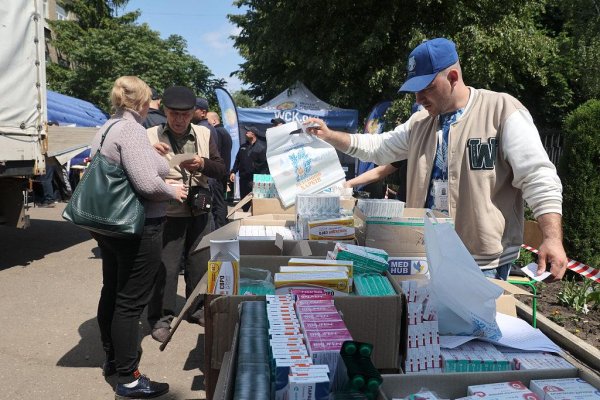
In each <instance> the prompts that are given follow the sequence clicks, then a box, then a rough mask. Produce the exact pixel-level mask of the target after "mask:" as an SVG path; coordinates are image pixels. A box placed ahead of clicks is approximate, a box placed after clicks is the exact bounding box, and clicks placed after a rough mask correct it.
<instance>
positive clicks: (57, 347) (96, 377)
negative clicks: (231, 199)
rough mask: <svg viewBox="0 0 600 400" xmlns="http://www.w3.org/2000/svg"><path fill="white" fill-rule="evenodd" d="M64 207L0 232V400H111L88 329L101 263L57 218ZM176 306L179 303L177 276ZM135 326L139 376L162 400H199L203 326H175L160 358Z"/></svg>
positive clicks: (34, 212)
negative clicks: (162, 391)
mask: <svg viewBox="0 0 600 400" xmlns="http://www.w3.org/2000/svg"><path fill="white" fill-rule="evenodd" d="M64 206H65V203H58V204H56V206H55V207H54V208H38V207H35V208H30V210H29V215H30V216H31V226H30V227H29V228H28V229H25V230H17V229H12V228H6V227H1V226H0V298H1V301H0V385H1V387H2V389H1V390H0V399H11V400H14V399H113V398H114V390H113V387H114V385H115V381H114V378H113V379H106V380H105V378H104V377H103V376H102V369H101V367H102V363H103V361H104V352H103V350H102V346H101V343H100V334H99V330H98V325H97V323H96V309H97V306H98V299H99V296H100V288H101V285H102V273H101V259H100V254H99V249H98V247H97V245H96V242H95V241H94V240H93V239H92V238H91V237H90V235H89V233H88V232H87V231H85V230H83V229H80V228H78V227H76V226H74V225H73V224H71V223H69V222H66V221H64V220H63V219H62V218H61V213H62V210H63V209H64ZM178 292H179V296H178V307H180V308H181V307H183V304H184V303H185V298H184V293H185V291H184V285H183V277H180V281H179V291H178ZM149 333H150V330H149V327H148V324H147V322H146V316H145V312H144V314H143V316H142V319H141V323H140V337H142V349H143V355H142V360H141V363H140V371H141V372H142V373H143V374H146V375H147V376H148V377H150V379H152V380H157V381H162V382H167V383H169V385H170V387H171V388H170V392H169V393H168V394H166V395H164V396H161V397H158V398H157V399H159V400H166V399H173V400H175V399H177V400H179V399H186V400H187V399H205V398H206V395H205V392H204V376H203V373H202V370H201V368H203V365H204V360H203V355H204V351H203V348H204V328H202V327H201V326H199V325H193V324H189V323H187V322H182V323H181V325H180V326H179V328H178V330H177V332H176V334H175V335H174V337H173V339H172V340H171V342H170V343H169V345H168V346H167V347H166V349H165V350H164V351H163V352H161V351H160V350H159V345H160V343H158V342H156V341H155V340H154V339H152V338H151V337H150V334H149Z"/></svg>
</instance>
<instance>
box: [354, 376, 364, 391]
mask: <svg viewBox="0 0 600 400" xmlns="http://www.w3.org/2000/svg"><path fill="white" fill-rule="evenodd" d="M352 386H353V387H354V388H355V389H360V388H362V387H363V386H365V378H363V377H362V375H356V376H355V377H354V378H352Z"/></svg>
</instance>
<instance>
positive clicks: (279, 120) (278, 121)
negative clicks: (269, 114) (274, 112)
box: [271, 118, 285, 127]
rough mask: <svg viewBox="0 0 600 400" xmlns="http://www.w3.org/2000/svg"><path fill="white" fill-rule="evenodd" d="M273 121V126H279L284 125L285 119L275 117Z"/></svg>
mask: <svg viewBox="0 0 600 400" xmlns="http://www.w3.org/2000/svg"><path fill="white" fill-rule="evenodd" d="M271 123H272V124H273V126H274V127H275V126H279V125H283V124H285V120H284V119H283V118H273V119H272V120H271Z"/></svg>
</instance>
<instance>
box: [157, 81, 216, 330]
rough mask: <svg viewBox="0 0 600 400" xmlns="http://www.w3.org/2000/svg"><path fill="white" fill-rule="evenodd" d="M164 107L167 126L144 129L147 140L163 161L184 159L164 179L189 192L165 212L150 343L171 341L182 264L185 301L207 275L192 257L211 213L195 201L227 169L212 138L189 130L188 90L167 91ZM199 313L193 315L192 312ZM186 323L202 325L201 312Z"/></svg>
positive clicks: (200, 129) (190, 95)
mask: <svg viewBox="0 0 600 400" xmlns="http://www.w3.org/2000/svg"><path fill="white" fill-rule="evenodd" d="M163 107H164V109H165V113H166V115H167V123H166V124H165V125H159V126H155V127H153V128H150V129H148V137H149V138H150V142H151V143H152V144H153V145H154V147H155V148H156V149H157V150H158V151H159V153H161V154H162V155H163V156H164V157H166V158H167V159H169V160H170V159H172V158H173V157H174V156H175V155H181V154H183V155H184V157H183V158H184V161H183V162H181V163H180V164H178V165H172V166H171V171H170V172H169V175H168V177H167V178H169V179H173V180H176V181H177V182H179V183H180V184H182V185H187V186H189V193H190V195H189V197H188V199H189V200H190V201H187V202H184V203H177V202H171V203H170V204H169V205H168V207H167V222H166V223H165V228H164V240H163V242H164V244H163V253H162V264H163V265H162V269H161V272H160V273H159V276H158V277H157V281H156V286H155V290H154V293H153V295H152V299H151V300H150V303H149V304H148V322H149V323H150V326H151V327H152V337H153V338H154V339H155V340H157V341H159V342H164V341H165V340H166V338H167V336H168V335H169V330H170V324H171V321H172V320H173V317H174V316H175V303H176V299H177V280H178V277H179V270H180V266H181V263H182V262H183V263H184V266H185V283H186V288H185V292H186V297H189V296H190V294H191V293H192V291H193V290H194V288H195V287H196V285H197V284H198V282H200V279H201V278H202V276H203V275H204V273H205V272H206V268H207V264H206V262H204V261H205V260H202V259H199V258H198V257H199V256H198V254H192V252H193V251H194V250H195V249H196V247H197V246H198V244H199V243H200V240H201V239H202V237H203V236H204V235H205V234H207V233H209V232H210V223H209V212H210V208H206V207H203V206H199V204H200V205H204V204H209V205H210V202H208V203H207V202H195V201H193V199H194V198H200V199H202V196H204V199H206V198H207V197H208V198H210V191H209V186H208V178H209V177H222V176H223V175H224V174H225V173H226V169H225V164H224V162H223V159H222V158H221V155H220V154H219V151H218V149H217V143H216V141H215V138H214V137H213V136H212V135H211V133H210V131H209V130H208V129H207V128H205V127H203V126H198V125H194V124H192V123H191V122H192V118H193V115H194V109H195V107H196V96H195V95H194V93H193V92H192V90H191V89H189V88H187V87H184V86H173V87H170V88H168V89H166V90H165V92H164V95H163ZM196 311H197V312H196ZM192 313H194V314H190V316H189V317H188V321H190V322H197V323H199V322H202V311H201V310H200V309H198V310H193V311H192Z"/></svg>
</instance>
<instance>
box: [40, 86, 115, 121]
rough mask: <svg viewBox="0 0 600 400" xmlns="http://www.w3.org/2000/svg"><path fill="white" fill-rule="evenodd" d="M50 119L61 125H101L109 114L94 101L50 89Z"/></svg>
mask: <svg viewBox="0 0 600 400" xmlns="http://www.w3.org/2000/svg"><path fill="white" fill-rule="evenodd" d="M47 96H48V97H47V98H48V121H55V122H58V124H59V125H61V126H62V125H75V126H84V127H94V126H101V125H102V124H104V122H106V120H107V117H108V116H107V115H106V114H105V113H104V112H103V111H102V110H101V109H99V108H98V107H96V106H95V105H93V104H92V103H90V102H88V101H85V100H80V99H77V98H75V97H70V96H66V95H64V94H60V93H56V92H53V91H52V90H48V95H47Z"/></svg>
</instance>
